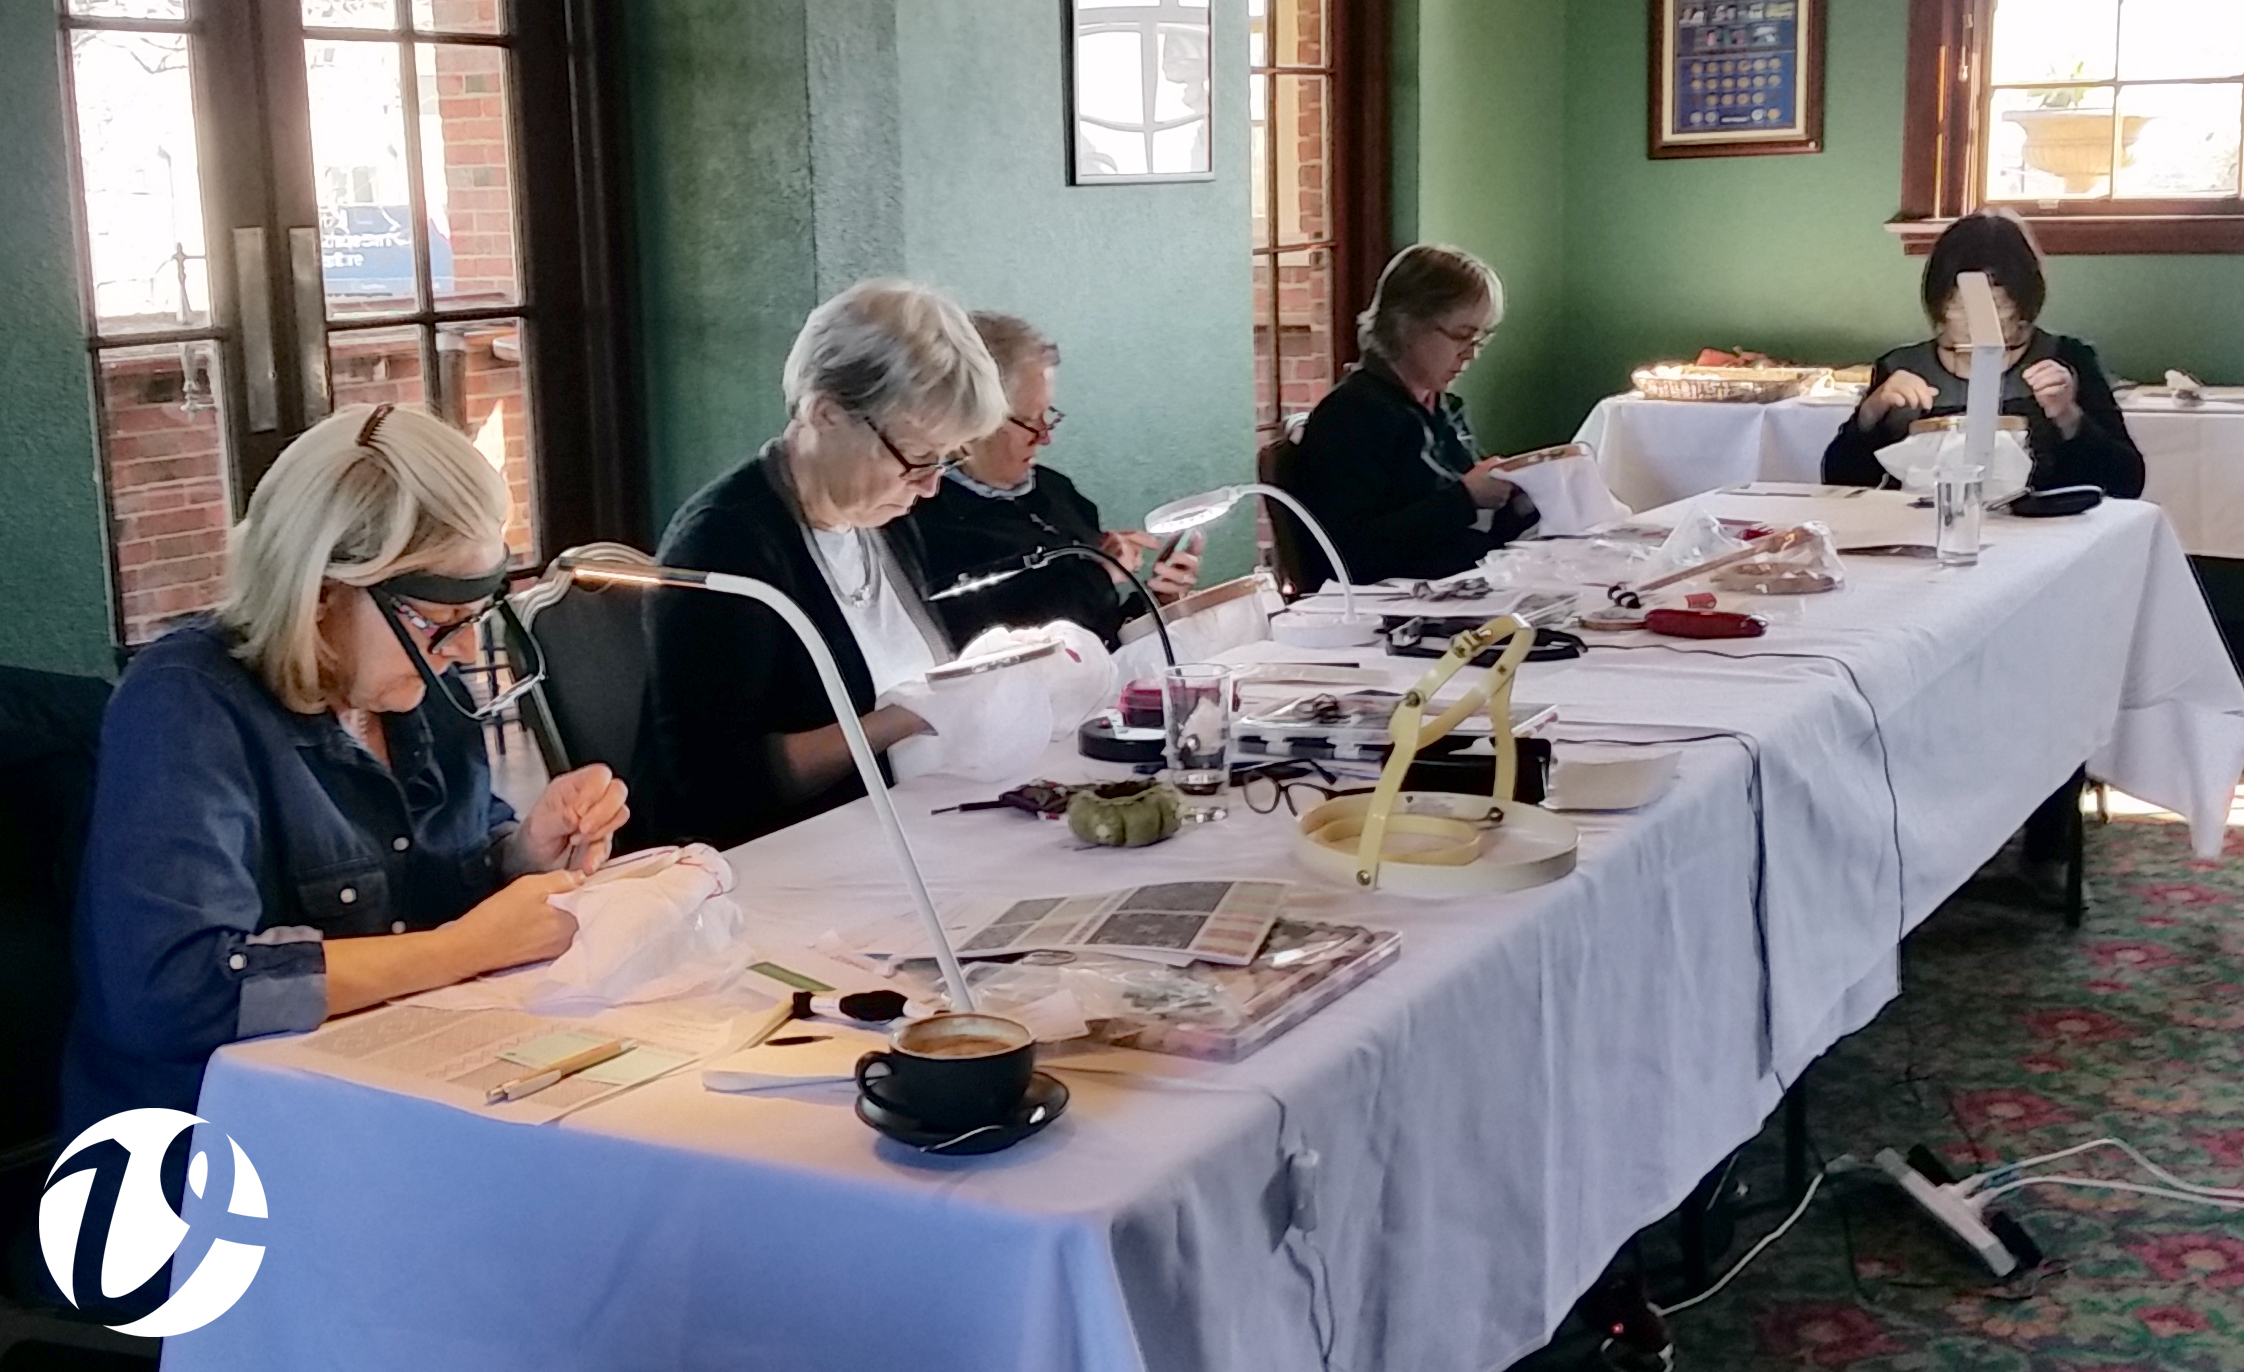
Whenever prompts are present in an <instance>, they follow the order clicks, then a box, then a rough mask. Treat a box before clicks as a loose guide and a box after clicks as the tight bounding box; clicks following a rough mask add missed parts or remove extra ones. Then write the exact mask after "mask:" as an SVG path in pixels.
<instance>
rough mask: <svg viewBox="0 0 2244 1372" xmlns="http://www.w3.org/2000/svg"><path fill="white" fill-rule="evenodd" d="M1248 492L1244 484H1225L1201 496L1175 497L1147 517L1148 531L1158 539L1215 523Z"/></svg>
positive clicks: (1146, 526) (1146, 529) (1202, 493)
mask: <svg viewBox="0 0 2244 1372" xmlns="http://www.w3.org/2000/svg"><path fill="white" fill-rule="evenodd" d="M1246 493H1247V488H1246V487H1244V486H1221V487H1218V488H1217V489H1215V490H1212V491H1203V492H1201V493H1200V494H1199V495H1188V496H1186V497H1184V498H1183V499H1182V500H1172V501H1170V502H1169V503H1168V504H1166V505H1163V506H1161V507H1160V508H1159V509H1156V510H1154V511H1153V512H1152V513H1151V514H1148V515H1147V516H1146V517H1145V531H1146V532H1147V533H1149V534H1152V535H1153V536H1154V537H1156V538H1166V537H1168V536H1169V535H1170V534H1181V533H1183V532H1185V531H1186V530H1188V529H1197V528H1199V527H1200V526H1201V525H1203V524H1213V523H1214V522H1215V521H1217V520H1219V519H1221V518H1223V516H1224V515H1225V514H1226V513H1228V512H1229V511H1230V509H1231V507H1232V506H1234V505H1236V504H1238V503H1239V498H1240V497H1241V496H1243V495H1245V494H1246Z"/></svg>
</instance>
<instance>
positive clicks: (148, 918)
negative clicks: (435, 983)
mask: <svg viewBox="0 0 2244 1372" xmlns="http://www.w3.org/2000/svg"><path fill="white" fill-rule="evenodd" d="M270 765H271V764H270V760H269V758H268V757H267V755H266V754H265V753H264V752H263V751H262V750H261V749H260V748H259V747H258V746H257V745H256V744H255V743H254V742H253V741H252V739H251V737H250V731H249V730H248V729H247V728H246V727H245V723H244V721H242V720H241V719H239V718H237V717H236V716H235V715H234V714H233V712H232V711H231V709H230V708H229V707H228V705H227V704H226V702H225V701H224V700H222V699H221V697H220V694H219V693H218V691H217V690H216V689H214V685H213V683H212V682H211V680H210V679H209V678H208V677H207V676H205V675H204V674H203V673H201V672H198V671H196V670H193V669H191V668H186V667H166V668H162V669H159V670H156V671H151V672H145V673H139V674H131V675H128V677H127V679H126V681H125V683H124V684H123V685H121V686H120V687H119V688H118V692H117V696H116V698H115V699H114V700H113V701H112V702H111V704H110V708H109V713H108V716H107V717H106V719H105V720H104V721H103V726H102V740H101V763H100V780H99V783H98V785H97V788H96V791H95V797H94V817H93V823H92V826H91V830H90V833H89V835H88V842H87V851H86V862H85V869H84V870H85V876H84V879H83V881H82V882H81V885H80V891H79V911H78V929H77V953H78V967H79V975H78V988H79V994H80V996H81V998H82V1000H83V1005H82V1009H81V1017H82V1022H83V1023H84V1024H85V1025H86V1026H87V1027H88V1028H90V1029H91V1030H92V1031H93V1032H94V1033H96V1034H97V1035H98V1036H99V1037H100V1038H101V1039H102V1040H104V1041H105V1042H107V1043H108V1044H109V1045H110V1046H111V1047H113V1048H115V1049H117V1050H119V1051H121V1052H124V1053H127V1054H131V1055H133V1056H136V1057H141V1058H145V1059H150V1060H154V1061H160V1062H175V1063H189V1062H198V1063H199V1062H200V1061H202V1060H203V1059H205V1058H208V1057H209V1056H210V1054H211V1053H212V1052H213V1051H214V1050H216V1049H217V1048H218V1047H219V1046H221V1045H222V1044H225V1043H229V1042H231V1041H233V1040H235V1039H238V1038H244V1037H248V1036H251V1035H256V1034H268V1033H274V1032H277V1031H280V1030H290V1029H309V1028H311V1027H313V1026H314V1025H317V1024H318V1023H319V1022H320V1020H321V1019H322V1018H324V1017H325V1015H326V1004H327V963H326V953H325V945H324V944H323V943H322V942H321V941H320V938H319V934H318V932H317V931H316V930H312V929H304V928H292V929H271V930H266V931H264V932H262V933H260V932H259V927H258V926H259V924H260V923H261V922H262V916H263V913H264V898H263V895H262V893H261V891H260V889H259V886H258V880H257V872H258V870H259V865H260V863H261V862H262V861H263V859H264V855H265V851H266V849H265V845H266V843H267V842H268V837H267V835H266V833H265V831H264V825H265V819H266V817H265V815H264V813H263V805H262V804H261V802H260V799H259V791H260V788H259V786H258V785H257V776H258V769H259V768H261V767H264V768H269V767H270Z"/></svg>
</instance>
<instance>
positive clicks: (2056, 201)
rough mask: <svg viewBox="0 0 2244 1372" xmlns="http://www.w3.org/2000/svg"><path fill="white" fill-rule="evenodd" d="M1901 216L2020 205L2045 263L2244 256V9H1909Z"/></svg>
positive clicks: (2112, 1)
mask: <svg viewBox="0 0 2244 1372" xmlns="http://www.w3.org/2000/svg"><path fill="white" fill-rule="evenodd" d="M1904 140H1905V141H1904V145H1903V158H1902V213H1901V215H1900V217H1899V218H1897V219H1896V220H1895V221H1894V224H1893V228H1894V229H1895V230H1896V231H1897V232H1898V233H1899V234H1900V235H1901V237H1902V239H1903V241H1904V243H1906V244H1907V245H1908V246H1909V247H1910V248H1911V250H1913V251H1923V250H1925V249H1926V248H1927V247H1929V245H1930V243H1931V240H1932V239H1933V238H1934V237H1936V236H1937V235H1938V233H1939V230H1940V229H1941V228H1943V227H1945V225H1946V224H1947V223H1948V221H1950V220H1952V219H1954V218H1955V217H1956V216H1958V215H1961V214H1968V213H1970V212H1971V211H1973V210H1975V209H1979V208H1982V207H1984V206H1989V205H2003V206H2008V207H2011V208H2013V209H2015V210H2017V211H2018V212H2019V213H2020V214H2022V215H2024V216H2025V217H2026V218H2027V219H2028V220H2029V221H2031V222H2032V223H2033V225H2034V229H2035V233H2036V235H2037V236H2038V237H2039V238H2040V240H2041V243H2042V246H2043V247H2044V248H2045V249H2047V250H2048V251H2050V252H2056V253H2138V252H2239V251H2244V170H2240V167H2239V157H2238V152H2239V148H2240V147H2244V4H2239V3H2237V0H1912V7H1911V13H1910V27H1909V107H1908V121H1907V127H1906V130H1905V133H1904Z"/></svg>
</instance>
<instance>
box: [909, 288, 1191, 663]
mask: <svg viewBox="0 0 2244 1372" xmlns="http://www.w3.org/2000/svg"><path fill="white" fill-rule="evenodd" d="M972 318H973V321H974V330H975V332H976V333H979V334H980V335H981V336H982V342H983V344H984V345H985V346H987V347H988V348H989V350H990V358H991V360H992V361H994V362H996V363H997V370H998V375H999V376H1001V377H1003V378H1004V381H1005V398H1006V402H1007V409H1006V412H1005V422H1004V423H1002V424H1000V425H998V426H997V428H996V429H995V430H993V431H992V432H990V433H989V434H986V435H984V436H983V437H981V438H979V439H977V440H975V441H974V442H973V443H970V444H968V445H967V448H966V460H965V461H964V462H963V463H961V464H960V465H958V466H957V467H954V468H952V469H951V471H950V472H949V473H947V474H946V476H945V479H944V480H943V482H942V483H941V486H940V487H939V489H938V490H937V491H936V493H935V495H934V497H933V498H932V499H929V500H925V501H922V502H920V504H919V507H918V508H916V509H914V510H913V511H912V523H913V525H914V526H916V527H917V528H918V530H919V533H920V537H921V538H922V539H924V540H925V541H926V547H927V572H928V576H929V577H930V579H931V580H932V583H933V584H934V585H936V586H948V585H950V584H951V583H952V582H954V581H956V580H957V579H958V578H959V577H961V576H966V575H971V574H972V573H974V572H976V571H978V570H984V569H987V568H989V567H990V566H992V565H993V564H998V563H1003V562H1006V561H1008V560H1012V561H1014V562H1015V563H1016V565H1017V561H1018V559H1019V558H1021V557H1022V556H1023V555H1025V554H1028V553H1032V552H1035V551H1037V550H1038V549H1040V548H1057V547H1064V546H1067V545H1069V544H1075V545H1079V546H1084V547H1091V548H1097V549H1099V550H1100V551H1102V552H1104V553H1106V554H1107V555H1108V556H1110V557H1112V558H1114V559H1115V561H1117V562H1119V563H1121V564H1122V565H1123V566H1124V567H1127V568H1129V569H1130V570H1131V571H1133V572H1135V571H1137V570H1138V569H1139V567H1140V565H1141V564H1143V563H1145V562H1146V561H1147V555H1148V554H1152V553H1155V550H1156V548H1158V547H1159V544H1160V540H1159V539H1157V538H1154V537H1153V536H1152V535H1150V534H1147V533H1144V532H1141V531H1139V530H1136V529H1102V528H1101V527H1100V521H1099V507H1098V506H1096V505H1094V504H1092V503H1091V500H1090V498H1089V497H1088V496H1085V495H1084V494H1083V493H1082V492H1081V491H1079V490H1077V489H1076V488H1075V483H1074V482H1073V481H1071V480H1069V479H1068V476H1067V474H1066V473H1065V472H1061V471H1057V470H1055V469H1053V468H1051V467H1049V466H1046V465H1044V464H1042V463H1040V462H1039V461H1038V460H1037V459H1038V457H1039V455H1040V454H1041V453H1042V452H1043V450H1044V449H1045V448H1046V447H1047V446H1048V445H1049V444H1050V443H1051V442H1052V436H1053V434H1054V433H1055V432H1056V431H1057V430H1058V429H1059V427H1060V420H1061V419H1062V418H1063V417H1064V416H1062V415H1061V413H1060V412H1059V410H1057V409H1055V408H1054V407H1053V405H1052V382H1053V373H1054V372H1056V371H1058V370H1059V366H1060V350H1059V348H1058V346H1057V345H1055V344H1054V343H1053V342H1052V341H1051V340H1050V339H1048V338H1046V337H1045V336H1044V335H1043V334H1040V333H1038V332H1037V331H1036V329H1035V327H1034V326H1033V325H1031V324H1030V323H1029V322H1028V321H1027V320H1025V319H1021V318H1018V317H1016V316H1014V315H1010V314H996V313H993V312H990V311H986V310H976V311H975V312H974V313H973V315H972ZM1195 537H1197V535H1195ZM1199 575H1200V555H1199V552H1198V547H1197V544H1195V545H1193V546H1185V545H1184V544H1182V543H1180V544H1178V545H1177V546H1175V547H1173V548H1171V549H1170V550H1169V551H1168V553H1167V554H1166V555H1165V556H1162V555H1159V554H1156V555H1155V556H1154V558H1153V561H1152V565H1151V566H1150V567H1148V568H1147V569H1146V572H1145V578H1146V589H1147V590H1149V591H1151V592H1152V593H1153V594H1154V595H1155V596H1156V597H1158V598H1160V599H1161V600H1162V601H1164V602H1167V601H1171V600H1174V599H1176V598H1177V597H1178V596H1181V595H1183V594H1185V593H1186V592H1187V591H1190V590H1191V589H1192V586H1193V583H1194V582H1195V581H1196V580H1198V578H1199ZM1124 592H1127V593H1128V594H1130V595H1131V596H1132V597H1133V598H1136V592H1135V591H1134V589H1132V588H1131V587H1130V585H1129V582H1128V580H1127V578H1125V577H1123V576H1122V575H1121V574H1120V573H1110V571H1109V569H1108V568H1107V567H1105V566H1103V565H1101V564H1099V563H1096V562H1093V561H1091V560H1089V559H1088V558H1073V557H1071V558H1063V559H1061V560H1059V561H1057V562H1054V563H1052V564H1051V565H1050V566H1047V567H1042V568H1039V569H1037V570H1036V571H1032V572H1026V573H1023V574H1022V575H1020V576H1016V577H1014V578H1013V579H1012V580H1010V581H1007V582H1003V583H1001V584H999V585H997V586H993V587H990V588H988V589H986V590H982V591H978V592H976V593H975V594H973V595H967V596H961V597H959V598H957V599H955V600H947V601H944V602H942V604H941V606H940V608H941V609H942V610H943V619H944V623H945V624H946V625H948V626H949V628H950V630H951V633H952V634H953V636H955V637H956V638H958V639H959V640H960V641H961V642H964V641H966V640H968V639H971V638H972V637H973V636H974V635H975V634H977V633H979V632H981V631H982V630H983V629H986V628H989V627H990V626H992V625H1003V626H1008V627H1014V628H1034V627H1036V626H1037V625H1040V624H1048V623H1050V622H1052V621H1053V620H1057V619H1064V620H1068V621H1070V622H1071V623H1075V624H1080V625H1082V626H1083V627H1084V628H1086V629H1089V630H1090V631H1091V632H1092V633H1094V634H1097V635H1098V636H1099V637H1100V638H1101V639H1102V640H1104V641H1105V643H1106V645H1107V646H1108V647H1110V648H1111V647H1114V646H1115V645H1116V642H1117V636H1118V635H1119V633H1120V631H1121V628H1122V621H1123V616H1124V613H1125V608H1126V607H1125V603H1124V601H1123V600H1122V598H1121V593H1124ZM1127 609H1128V610H1129V611H1130V612H1133V613H1141V614H1142V613H1145V612H1147V611H1150V610H1151V609H1153V607H1152V606H1150V605H1146V604H1143V603H1142V602H1140V603H1138V604H1136V605H1134V606H1129V607H1127Z"/></svg>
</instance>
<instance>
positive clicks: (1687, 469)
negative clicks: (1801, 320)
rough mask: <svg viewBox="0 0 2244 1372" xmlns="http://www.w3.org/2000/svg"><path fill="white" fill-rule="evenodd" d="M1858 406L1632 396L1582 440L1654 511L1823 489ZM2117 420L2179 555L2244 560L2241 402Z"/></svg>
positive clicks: (1616, 402)
mask: <svg viewBox="0 0 2244 1372" xmlns="http://www.w3.org/2000/svg"><path fill="white" fill-rule="evenodd" d="M2217 389H2218V388H2216V390H2217ZM1853 407H1854V401H1853V399H1852V398H1851V397H1845V398H1840V397H1829V398H1805V397H1803V398H1798V399H1793V400H1781V401H1778V402H1777V403H1775V404H1773V405H1717V404H1691V403H1686V402H1683V401H1674V400H1646V399H1645V398H1644V397H1642V396H1640V395H1636V394H1634V393H1631V394H1627V395H1616V396H1610V397H1608V398H1606V399H1604V400H1601V401H1599V402H1598V404H1597V408H1596V409H1595V410H1592V411H1591V412H1590V415H1589V417H1588V418H1587V419H1585V420H1583V421H1582V428H1581V432H1580V433H1579V434H1577V435H1576V436H1575V437H1576V438H1577V439H1578V440H1579V441H1581V442H1585V443H1589V444H1591V445H1593V446H1594V447H1596V449H1597V452H1598V465H1599V466H1600V467H1601V468H1602V469H1603V471H1604V473H1605V480H1606V483H1607V484H1608V485H1609V486H1611V487H1612V489H1613V494H1614V495H1616V496H1618V497H1619V498H1620V499H1621V500H1622V501H1624V502H1626V503H1627V504H1628V505H1629V506H1630V508H1632V509H1637V510H1646V509H1650V508H1652V507H1653V506H1656V505H1664V504H1666V503H1668V502H1669V501H1674V500H1681V499H1683V498H1685V497H1686V496H1693V495H1697V494H1699V493H1701V492H1703V491H1712V490H1718V489H1720V488H1722V487H1725V486H1736V485H1740V484H1742V483H1744V482H1748V481H1798V482H1810V483H1812V482H1820V481H1821V480H1823V450H1824V449H1825V448H1826V447H1828V446H1829V445H1830V443H1831V439H1832V437H1833V436H1834V435H1836V434H1837V433H1838V432H1839V426H1840V424H1841V423H1843V422H1845V420H1846V419H1847V417H1848V416H1849V415H1850V414H1852V413H1853ZM2120 410H2121V412H2122V413H2123V414H2124V415H2125V416H2126V418H2127V433H2128V436H2129V437H2131V438H2133V439H2134V440H2135V446H2136V447H2137V448H2140V449H2141V450H2142V453H2143V470H2144V485H2143V498H2144V499H2145V500H2148V501H2151V502H2152V503H2154V504H2156V505H2159V506H2161V507H2163V508H2164V509H2165V511H2166V516H2167V518H2169V519H2171V520H2172V521H2173V522H2174V533H2175V536H2176V537H2178V538H2179V539H2180V540H2181V544H2182V550H2183V551H2184V552H2187V553H2189V554H2191V555H2192V556H2196V557H2228V558H2239V559H2244V402H2239V401H2235V400H2217V399H2208V400H2206V401H2205V402H2204V405H2203V407H2202V408H2195V409H2193V408H2188V407H2184V406H2179V405H2176V404H2175V403H2174V401H2173V399H2172V398H2171V397H2169V396H2150V395H2141V394H2136V395H2130V396H2128V397H2127V398H2126V399H2125V400H2124V401H2122V402H2121V404H2120Z"/></svg>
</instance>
